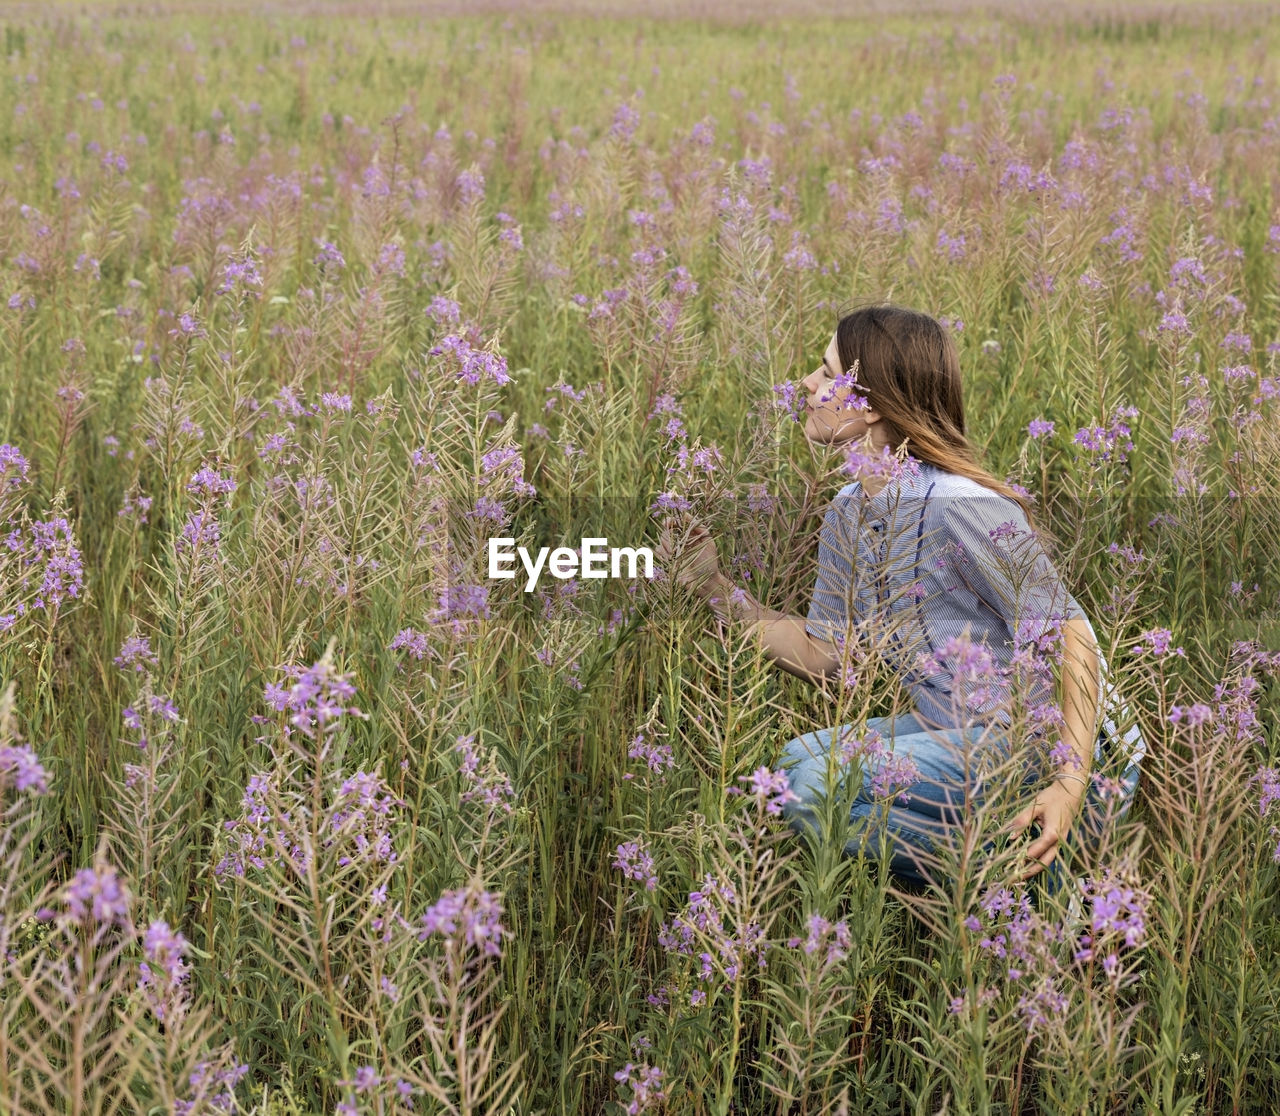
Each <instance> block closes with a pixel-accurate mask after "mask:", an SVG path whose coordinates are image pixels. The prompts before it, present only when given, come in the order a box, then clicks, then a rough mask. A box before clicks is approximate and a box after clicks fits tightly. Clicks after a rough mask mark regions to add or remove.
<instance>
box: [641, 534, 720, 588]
mask: <svg viewBox="0 0 1280 1116" xmlns="http://www.w3.org/2000/svg"><path fill="white" fill-rule="evenodd" d="M653 556H654V558H655V559H656V560H657V561H658V563H659V564H660V565H661V566H662V567H663V568H664V569H665V568H666V567H667V565H668V563H670V562H671V561H672V559H676V562H675V574H676V581H678V582H679V583H680V584H681V585H683V586H684V587H685V588H686V589H688V590H689V591H690V592H691V593H694V594H696V595H697V596H699V597H703V598H705V597H708V596H710V595H711V592H712V587H713V586H714V585H715V584H716V583H717V582H718V581H719V579H720V557H719V555H718V554H717V552H716V544H715V540H714V539H713V538H712V537H711V532H710V531H708V530H707V529H706V528H705V527H703V526H702V524H700V523H694V524H692V525H690V527H689V528H688V530H687V532H686V531H682V530H680V529H679V528H677V526H676V523H675V520H673V519H670V518H668V519H664V520H663V521H662V526H661V529H660V530H659V532H658V546H657V549H656V550H654V552H653Z"/></svg>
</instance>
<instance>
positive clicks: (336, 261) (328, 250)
mask: <svg viewBox="0 0 1280 1116" xmlns="http://www.w3.org/2000/svg"><path fill="white" fill-rule="evenodd" d="M315 245H316V247H317V248H319V249H320V250H319V251H318V252H317V253H316V254H315V256H314V257H312V260H311V262H312V263H313V264H315V266H316V267H318V268H319V269H320V270H321V271H325V270H327V269H330V268H331V269H332V270H333V271H335V272H337V271H341V270H342V269H343V268H344V267H346V266H347V261H346V260H345V259H344V258H343V256H342V253H341V252H340V251H338V246H337V245H336V244H331V243H330V242H329V241H327V240H319V239H317V240H316V241H315Z"/></svg>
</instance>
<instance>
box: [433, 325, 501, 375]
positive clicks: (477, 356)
mask: <svg viewBox="0 0 1280 1116" xmlns="http://www.w3.org/2000/svg"><path fill="white" fill-rule="evenodd" d="M430 355H431V356H443V357H445V358H446V361H445V364H446V366H448V365H452V367H453V371H454V374H455V375H456V377H457V378H458V379H459V380H462V381H464V382H466V383H468V384H471V385H472V386H475V385H476V384H478V383H480V381H481V380H482V379H485V378H488V379H491V380H493V381H494V383H497V384H506V383H510V382H511V376H510V374H509V373H508V371H507V362H506V360H505V359H504V358H503V357H501V356H499V355H498V354H497V353H495V352H490V351H489V350H487V349H475V348H473V347H472V346H471V345H470V344H469V343H468V342H467V341H465V340H464V339H463V338H461V337H458V336H457V335H456V334H449V336H447V337H445V338H444V339H443V340H442V341H440V342H439V343H438V344H437V345H436V346H435V347H434V348H432V349H431V350H430Z"/></svg>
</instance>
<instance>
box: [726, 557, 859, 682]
mask: <svg viewBox="0 0 1280 1116" xmlns="http://www.w3.org/2000/svg"><path fill="white" fill-rule="evenodd" d="M702 595H703V597H704V598H706V600H707V603H708V604H709V605H711V609H712V611H713V612H714V613H715V614H716V616H718V617H719V618H720V619H721V620H731V619H732V620H737V621H738V622H740V623H742V624H744V625H745V628H746V631H747V632H750V633H754V634H756V635H758V636H759V637H760V641H761V643H762V644H763V646H764V653H765V654H766V655H768V656H769V658H770V659H771V660H772V661H773V662H774V663H776V664H777V665H778V666H780V667H782V669H783V670H786V671H788V672H790V673H791V674H794V675H795V676H796V677H797V678H803V679H804V680H805V681H806V682H813V683H815V684H816V683H820V682H821V681H822V680H823V679H825V678H830V677H833V676H835V675H836V674H837V673H839V670H840V656H839V654H838V652H837V650H836V648H835V646H834V645H833V644H830V643H827V642H826V640H822V639H817V638H815V637H814V636H811V635H810V634H809V633H808V631H806V630H805V621H804V618H803V617H801V616H793V615H790V614H788V613H785V612H778V611H777V610H776V609H772V608H766V607H765V606H764V605H762V604H761V603H760V602H759V601H757V600H756V599H755V598H754V597H753V596H751V594H750V593H748V592H747V591H746V590H745V589H739V588H738V587H737V586H736V585H735V584H734V583H733V582H732V581H730V580H729V579H728V578H727V577H725V576H724V575H723V574H722V573H719V572H717V573H716V576H715V577H714V578H712V579H711V581H710V582H708V584H707V586H706V588H705V589H704V590H703V593H702Z"/></svg>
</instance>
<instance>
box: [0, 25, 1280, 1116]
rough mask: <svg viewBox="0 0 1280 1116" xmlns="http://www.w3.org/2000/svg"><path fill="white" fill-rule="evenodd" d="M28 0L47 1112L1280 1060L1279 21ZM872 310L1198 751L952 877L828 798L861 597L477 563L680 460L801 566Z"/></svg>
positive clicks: (32, 1031)
mask: <svg viewBox="0 0 1280 1116" xmlns="http://www.w3.org/2000/svg"><path fill="white" fill-rule="evenodd" d="M0 23H2V24H3V34H4V44H5V52H4V63H3V70H4V73H3V77H4V80H3V85H2V89H3V92H2V93H0V148H2V150H3V160H2V161H0V425H2V429H0V534H2V535H3V542H4V545H3V546H0V1112H3V1113H14V1114H21V1116H33V1114H42V1113H73V1114H76V1116H90V1114H93V1116H98V1114H101V1116H107V1114H114V1113H139V1114H143V1113H146V1114H152V1113H174V1114H176V1116H197V1114H206V1113H232V1112H240V1113H255V1114H259V1116H267V1114H271V1116H296V1114H304V1113H305V1114H310V1113H325V1114H328V1113H341V1114H348V1116H350V1114H356V1113H359V1114H378V1116H383V1114H385V1116H390V1114H393V1113H396V1114H398V1113H410V1112H412V1113H431V1114H434V1113H459V1114H461V1113H466V1114H469V1116H480V1114H494V1116H535V1114H542V1113H561V1112H566V1113H618V1114H621V1113H627V1114H638V1113H644V1112H651V1113H668V1114H672V1116H674V1114H682V1116H683V1114H689V1116H702V1114H707V1116H710V1114H715V1116H727V1114H730V1113H733V1114H738V1116H746V1114H752V1116H755V1114H774V1113H776V1114H778V1116H788V1114H791V1113H803V1114H819V1113H832V1114H835V1113H897V1112H912V1113H941V1112H946V1113H970V1112H973V1113H1009V1114H1017V1113H1024V1112H1046V1113H1064V1112H1070V1113H1075V1112H1090V1113H1094V1112H1096V1113H1130V1112H1132V1113H1146V1112H1153V1111H1159V1112H1168V1113H1181V1114H1187V1116H1190V1114H1209V1113H1261V1112H1272V1111H1276V1110H1277V1109H1280V921H1277V917H1276V915H1277V909H1278V906H1277V904H1278V900H1280V742H1278V741H1277V729H1276V725H1277V712H1278V710H1280V701H1278V700H1277V677H1278V676H1280V576H1278V575H1280V174H1278V172H1277V168H1280V63H1277V59H1280V9H1277V7H1276V6H1275V5H1273V4H1267V3H1262V2H1257V3H1239V4H1228V3H1222V4H1197V3H1193V2H1184V3H1169V4H1164V5H1158V6H1157V5H1125V4H1121V3H1119V2H1118V0H1111V2H1110V3H1105V4H1093V5H1087V6H1086V5H1084V4H1079V3H1074V2H1066V3H1058V4H1050V3H1047V2H1046V0H1027V2H1026V3H1023V4H1020V5H1018V6H1016V7H1008V8H1007V9H1004V10H1000V11H997V10H996V9H995V8H992V7H986V6H980V5H977V4H968V3H965V2H963V0H954V2H952V3H948V4H936V5H924V4H917V5H911V6H908V7H903V8H898V7H895V8H894V9H893V11H892V12H891V11H890V10H889V6H887V5H886V6H883V7H882V8H881V7H877V6H875V5H872V4H867V5H865V6H859V5H842V4H835V3H831V2H828V0H792V2H790V3H782V4H773V3H770V4H764V3H756V2H755V0H747V2H745V3H742V4H734V3H730V2H729V0H698V2H696V3H693V4H681V5H677V4H673V3H669V2H667V0H661V2H655V3H652V4H649V5H629V4H624V3H622V2H621V0H610V2H608V3H601V4H598V5H597V4H589V3H586V2H585V0H584V2H581V3H570V2H566V3H560V4H557V3H553V2H552V0H533V2H531V3H519V2H516V0H511V2H510V3H502V2H498V0H484V2H481V3H477V4H474V5H463V4H446V3H443V2H441V3H431V2H429V0H424V2H423V3H411V2H408V0H406V2H403V3H383V4H370V5H359V4H354V3H336V2H335V3H326V2H321V0H315V2H312V3H303V4H297V5H275V6H262V5H248V4H237V3H223V4H217V3H191V4H185V3H182V4H180V3H176V2H171V3H168V2H161V3H155V4H151V5H108V4H105V3H104V4H98V3H88V4H76V5H73V4H59V3H52V4H46V5H33V4H13V5H7V6H5V7H4V8H3V9H2V10H0ZM877 301H888V302H893V303H896V304H900V305H904V306H909V307H914V308H918V309H921V310H923V311H925V312H927V313H929V314H932V315H934V316H936V317H937V318H938V319H939V320H940V321H941V322H942V323H943V325H944V326H945V328H946V329H947V330H948V331H949V333H950V335H951V336H952V338H953V339H954V340H955V342H956V344H957V345H958V347H959V352H960V357H961V363H962V366H963V370H964V378H965V405H966V414H967V421H968V430H967V435H968V438H969V439H970V441H971V442H972V443H973V444H974V446H975V447H977V449H978V451H979V453H980V456H981V458H982V462H983V464H984V465H985V467H986V468H988V469H989V470H990V472H991V473H992V474H993V475H995V476H996V477H999V478H1002V479H1005V480H1007V481H1008V482H1009V483H1010V484H1012V485H1014V486H1015V487H1016V489H1017V490H1018V491H1019V492H1020V493H1022V494H1023V495H1026V496H1028V497H1029V498H1031V499H1032V500H1033V501H1034V506H1035V509H1036V516H1037V524H1038V526H1041V527H1042V528H1043V529H1044V530H1045V532H1046V535H1047V537H1049V538H1051V539H1052V540H1053V542H1054V560H1055V563H1056V565H1057V568H1058V569H1059V570H1060V571H1061V572H1062V575H1063V577H1064V580H1065V581H1066V582H1067V583H1068V584H1069V585H1070V587H1071V590H1072V592H1073V593H1074V594H1075V596H1076V597H1077V599H1078V600H1079V602H1080V603H1081V604H1082V605H1083V607H1084V608H1085V610H1086V611H1087V613H1088V615H1089V618H1090V620H1091V621H1092V624H1093V627H1094V629H1095V631H1096V632H1097V636H1098V640H1099V644H1100V646H1101V650H1102V652H1103V654H1104V655H1105V657H1106V660H1107V663H1108V664H1109V669H1110V673H1111V677H1112V680H1113V681H1114V683H1115V684H1116V686H1117V687H1118V689H1119V690H1120V691H1121V692H1122V693H1123V695H1124V697H1125V700H1126V702H1127V709H1128V710H1129V715H1130V716H1131V718H1132V720H1131V721H1129V722H1128V723H1123V724H1120V725H1119V726H1118V727H1119V729H1120V731H1121V732H1128V731H1130V730H1133V729H1137V730H1140V732H1141V734H1142V737H1143V738H1144V739H1145V741H1146V743H1147V751H1146V755H1145V757H1143V759H1142V763H1141V781H1140V784H1139V789H1138V792H1137V796H1136V800H1135V801H1134V802H1133V805H1132V809H1129V810H1125V811H1121V810H1119V809H1114V810H1113V811H1112V812H1111V813H1109V814H1108V816H1107V824H1106V827H1105V831H1104V833H1103V834H1102V837H1101V839H1100V842H1099V843H1098V845H1097V846H1096V847H1090V848H1086V847H1084V846H1083V845H1081V846H1080V847H1076V846H1073V845H1071V844H1070V843H1068V844H1067V845H1064V847H1063V848H1062V849H1061V850H1060V851H1059V856H1060V857H1061V858H1063V862H1064V863H1065V864H1067V865H1068V866H1069V870H1068V873H1067V874H1068V877H1069V878H1070V879H1071V880H1073V881H1074V884H1073V885H1072V887H1071V888H1069V889H1068V891H1067V892H1066V893H1053V892H1050V891H1049V890H1048V889H1046V888H1044V887H1043V886H1042V881H1041V880H1040V879H1039V878H1038V877H1033V878H1032V879H1031V880H1030V881H1026V882H1023V881H1019V880H1017V879H1016V878H1015V871H1014V869H1015V861H1016V857H1017V855H1018V842H1017V841H1007V840H1004V839H1002V838H1001V836H1000V835H1001V832H1002V827H1003V826H1004V825H1005V823H1007V821H1008V819H1009V817H1010V816H1012V815H1013V814H1014V813H1015V812H1016V811H1017V810H1018V809H1020V808H1021V807H1022V806H1023V805H1025V801H1024V800H1023V799H1021V798H1019V797H1018V796H1017V794H1016V793H1014V792H1013V790H1012V788H1013V787H1014V786H1016V784H1017V774H1018V773H1017V771H1016V770H1014V769H1013V768H1008V769H1006V770H1005V771H1004V774H1005V775H1008V776H1009V778H1008V780H1007V782H1008V784H1009V786H1008V787H1007V788H1005V792H1002V793H997V794H994V795H993V796H992V797H991V798H990V799H989V800H987V801H985V802H984V803H982V804H981V805H980V806H975V808H974V809H973V811H972V812H971V813H970V814H969V816H968V817H967V818H966V824H965V827H964V829H963V832H962V833H961V834H960V835H959V839H958V840H956V841H955V842H953V843H951V844H949V845H947V846H946V847H945V848H942V849H940V851H939V855H940V856H941V857H942V860H943V863H944V866H945V872H944V873H943V877H942V878H940V879H939V880H938V882H937V883H936V885H935V886H932V887H929V888H924V889H913V888H904V887H901V886H899V884H898V881H897V880H896V878H895V877H894V876H893V875H892V874H890V873H889V871H888V870H887V864H886V862H885V861H884V860H883V859H880V858H877V857H875V856H872V855H857V856H850V855H846V854H845V847H846V844H847V842H849V841H850V840H851V839H853V838H856V837H857V836H858V835H857V834H856V833H855V832H854V829H855V828H856V826H855V823H854V822H852V821H851V820H850V819H849V817H848V810H847V809H844V808H842V807H840V806H839V805H838V796H836V795H835V794H834V789H833V797H832V798H831V808H830V809H828V810H826V812H825V815H826V816H825V818H824V820H823V822H822V825H821V827H820V830H821V831H820V832H816V833H814V834H812V835H810V836H809V837H805V836H803V835H801V834H799V833H797V832H795V831H793V829H792V828H791V827H789V826H788V825H787V823H786V821H785V820H784V818H783V817H782V814H781V808H782V806H783V804H784V802H785V801H786V800H787V798H788V790H787V781H786V779H785V778H784V776H783V773H782V770H781V768H780V756H781V754H782V750H783V746H784V745H785V743H786V742H787V741H789V740H791V739H793V738H795V737H797V736H799V735H800V734H802V733H807V732H811V731H813V730H816V729H820V728H823V727H831V726H835V725H852V726H855V729H856V728H857V727H858V726H864V725H865V724H866V722H867V720H868V719H869V718H871V717H873V716H883V715H886V714H891V713H893V712H894V711H897V710H901V709H903V708H905V706H906V703H907V700H908V693H907V689H906V686H905V684H904V681H903V679H902V678H901V677H900V676H899V675H897V674H896V673H895V672H894V671H892V670H890V669H888V667H887V666H886V664H885V662H884V659H883V658H882V656H881V655H880V653H879V651H880V647H879V645H878V644H877V643H876V642H875V641H874V640H872V641H871V642H870V643H868V644H867V645H865V646H863V647H861V648H859V649H858V651H857V653H856V655H854V654H851V655H850V656H849V661H848V664H847V669H845V670H843V671H842V672H841V673H840V675H839V677H836V678H832V679H829V680H828V681H827V682H826V683H824V684H823V685H821V686H814V685H809V684H807V683H805V682H803V681H802V680H800V679H799V678H796V677H794V676H792V675H790V674H786V673H784V672H782V671H780V670H778V669H777V668H776V667H775V666H774V665H773V664H772V663H771V662H770V661H769V660H768V658H767V657H766V656H765V655H764V653H763V651H762V648H761V646H760V644H759V642H758V641H757V640H756V639H754V638H753V637H752V636H751V634H750V633H749V632H747V633H744V632H743V631H742V630H740V629H737V628H735V627H734V626H733V625H732V624H721V623H719V622H717V621H716V619H715V618H714V617H713V616H712V614H711V612H710V610H708V609H707V608H706V607H705V606H704V605H702V604H701V603H700V602H699V601H697V600H696V599H694V598H692V597H691V595H690V594H689V593H687V592H686V591H685V590H684V589H683V588H682V586H681V585H680V584H679V582H678V581H677V580H676V579H675V578H674V577H670V576H668V575H667V572H666V571H661V572H660V573H659V575H658V576H656V577H654V578H652V579H643V578H639V579H637V578H631V579H628V578H613V577H611V578H601V579H599V580H592V579H589V578H587V577H578V576H568V577H560V576H559V575H556V576H544V577H543V578H542V579H541V580H540V581H538V583H537V584H536V586H535V585H533V584H532V580H531V582H530V584H529V585H528V588H529V589H530V590H531V591H529V592H526V591H525V590H526V581H525V578H524V576H523V575H522V574H517V576H515V577H514V579H511V580H494V579H492V578H490V577H488V576H487V574H486V553H487V549H486V548H487V546H488V541H489V540H490V539H491V538H496V537H502V538H509V539H511V540H513V541H514V543H518V544H519V545H520V546H522V547H525V548H527V549H528V550H529V551H530V552H536V551H538V550H539V548H547V547H553V548H554V547H561V546H569V547H570V548H572V547H574V546H575V545H576V544H577V543H579V542H580V541H582V542H585V540H587V539H589V538H595V537H599V538H608V539H609V541H610V542H612V543H614V544H615V545H617V546H625V547H641V546H653V545H654V544H655V540H656V538H657V531H658V520H659V518H660V517H661V516H663V515H669V514H674V515H676V516H678V517H685V518H686V519H693V520H697V521H698V522H701V523H703V524H707V525H709V526H710V528H711V530H712V531H713V532H714V536H715V538H716V539H717V541H718V545H719V553H720V562H721V567H722V569H723V570H724V571H725V573H726V575H727V576H728V577H730V578H731V579H732V580H734V582H735V583H736V584H737V585H740V586H749V587H750V589H751V592H752V593H753V594H755V595H756V596H757V597H758V598H759V599H760V600H761V601H764V602H767V603H768V605H769V606H770V607H772V608H774V609H779V610H782V611H785V612H789V613H792V614H799V615H804V613H805V611H806V610H807V609H808V607H809V600H810V595H811V593H812V590H813V584H814V576H815V573H816V556H815V552H816V546H817V537H818V530H819V528H820V526H821V524H822V521H823V514H824V511H825V510H826V508H827V506H828V505H829V503H830V500H831V498H832V497H833V496H834V495H835V493H836V492H837V491H838V490H839V489H840V488H841V487H842V486H843V485H844V484H845V483H846V482H847V481H848V480H849V472H848V470H849V468H850V462H849V460H848V458H847V457H846V456H845V455H844V454H842V453H841V452H839V451H838V450H836V449H833V448H831V447H823V446H819V445H816V444H813V443H810V442H809V441H807V440H806V439H805V437H803V436H802V434H801V428H800V425H799V424H798V422H797V419H801V418H802V416H801V413H800V411H801V408H802V406H803V401H804V399H803V396H804V393H803V390H802V389H800V388H799V387H798V381H799V380H800V379H801V378H802V377H804V376H806V375H808V374H809V373H810V372H812V370H813V369H814V368H815V367H817V366H818V365H819V364H820V362H821V361H822V359H823V350H824V348H825V347H826V346H827V344H828V342H829V341H830V339H831V337H832V333H833V331H834V329H835V325H836V321H837V320H838V318H839V316H840V314H841V313H842V312H843V311H845V310H846V309H848V308H849V307H851V306H854V305H860V304H864V303H867V302H877ZM512 553H513V554H514V550H513V551H512ZM553 557H554V556H553ZM519 568H520V567H519V564H518V563H517V565H516V569H517V571H518V570H519ZM1045 650H1046V649H1045V648H1029V649H1028V650H1027V654H1028V655H1029V656H1031V657H1035V656H1037V655H1038V654H1039V653H1040V652H1041V651H1045ZM939 654H941V655H944V656H952V657H953V658H954V659H955V660H956V661H957V662H959V661H963V663H965V664H968V665H966V666H965V669H966V670H967V671H970V673H975V674H981V672H982V670H983V669H985V668H983V666H982V665H981V664H982V663H983V662H985V663H986V664H987V665H988V666H989V665H990V659H989V658H987V657H985V656H983V655H979V654H976V653H975V652H974V648H973V647H972V646H961V645H957V646H949V647H948V648H945V649H943V650H942V651H941V652H939ZM975 664H976V665H975ZM978 680H979V681H980V680H981V679H978ZM1013 713H1014V723H1015V725H1018V726H1022V727H1027V726H1030V725H1031V724H1032V723H1033V722H1034V723H1038V724H1045V723H1048V724H1053V723H1054V722H1053V717H1052V710H1049V711H1048V712H1046V710H1045V709H1043V708H1035V709H1028V708H1022V707H1021V706H1019V705H1018V704H1017V703H1015V708H1014V710H1013ZM851 754H853V755H855V756H857V757H858V762H859V763H865V764H877V763H878V764H881V765H883V766H882V768H881V770H880V772H879V775H878V776H877V778H876V783H875V785H876V787H877V790H876V794H877V798H878V801H880V802H881V804H882V805H883V806H884V807H885V808H886V809H887V807H888V805H889V803H890V802H891V801H892V800H893V799H894V798H895V797H896V796H899V795H909V794H910V792H911V779H912V775H911V772H910V770H909V767H906V766H902V765H899V764H897V763H896V762H895V759H894V757H893V756H892V755H891V754H890V753H889V752H888V750H887V742H886V741H882V740H879V739H878V738H877V739H876V740H874V741H873V740H870V739H869V738H866V739H862V740H861V742H860V743H859V744H858V745H857V746H856V747H853V748H852V749H851ZM1015 761H1016V757H1015ZM1110 776H1111V773H1109V772H1105V771H1098V772H1095V773H1094V775H1093V778H1094V783H1095V786H1096V787H1097V789H1098V792H1099V794H1100V795H1101V798H1102V800H1103V801H1104V802H1107V801H1110V802H1112V803H1113V804H1114V803H1115V799H1116V784H1115V782H1114V780H1113V779H1111V777H1110ZM882 792H883V793H882ZM846 805H847V803H846Z"/></svg>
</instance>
